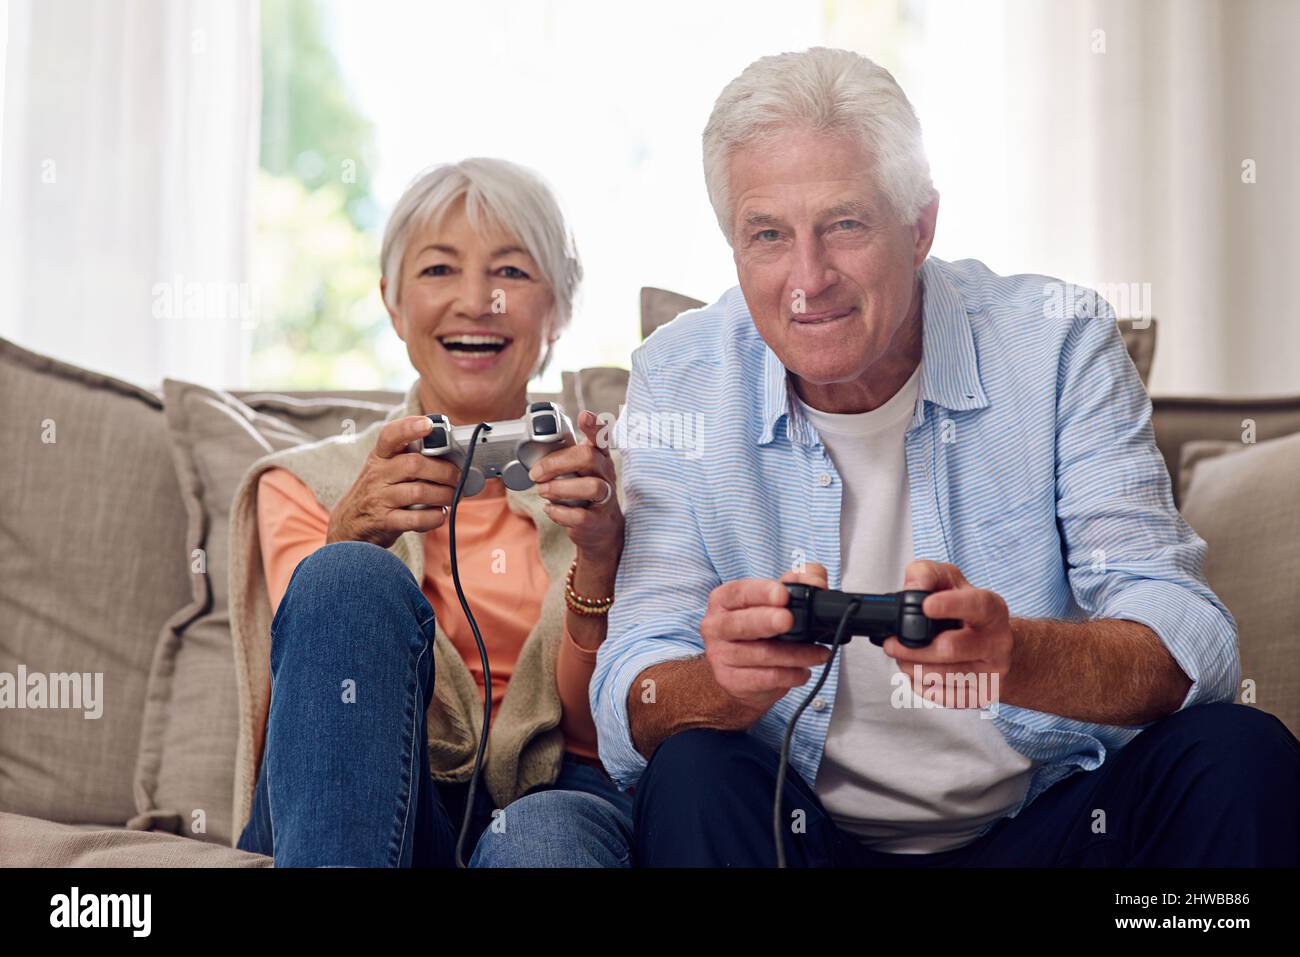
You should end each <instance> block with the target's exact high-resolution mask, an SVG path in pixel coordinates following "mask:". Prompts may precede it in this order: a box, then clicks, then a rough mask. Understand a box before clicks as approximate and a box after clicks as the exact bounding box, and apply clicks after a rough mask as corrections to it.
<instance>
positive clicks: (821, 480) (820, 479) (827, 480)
mask: <svg viewBox="0 0 1300 957" xmlns="http://www.w3.org/2000/svg"><path fill="white" fill-rule="evenodd" d="M817 484H818V485H820V486H821V487H822V488H825V487H826V486H828V485H830V484H831V477H830V475H828V474H827V473H826V472H823V473H822V474H821V475H819V476H817Z"/></svg>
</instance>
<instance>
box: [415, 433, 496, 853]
mask: <svg viewBox="0 0 1300 957" xmlns="http://www.w3.org/2000/svg"><path fill="white" fill-rule="evenodd" d="M491 431H492V426H490V425H488V424H487V423H486V422H480V423H479V424H478V425H476V426H474V434H473V435H471V436H470V440H469V452H468V453H467V454H466V455H465V465H464V467H463V468H461V470H460V481H458V482H457V483H456V491H455V493H453V495H452V496H451V508H450V509H449V510H448V512H447V537H448V540H449V541H450V547H451V581H452V584H453V585H455V586H456V597H457V598H459V599H460V607H461V609H462V610H463V611H464V612H465V620H466V621H468V622H469V630H470V631H472V632H473V633H474V643H475V644H477V645H478V655H479V660H480V661H481V662H482V663H483V732H482V733H481V734H480V735H479V739H478V751H477V753H475V755H474V773H473V774H472V775H471V776H470V779H469V793H468V794H467V796H466V798H465V814H464V816H463V817H462V818H461V822H460V833H458V834H457V835H456V866H457V867H459V868H464V867H467V866H468V865H466V863H465V858H464V848H465V836H466V835H467V834H468V833H469V824H470V819H471V818H472V817H473V814H474V797H475V795H476V794H477V792H478V777H479V771H480V770H481V769H482V767H483V754H484V752H486V751H487V740H488V729H489V728H490V727H491V725H492V670H491V669H490V668H489V667H488V653H487V647H486V646H485V645H484V644H483V636H482V635H480V634H479V631H478V622H476V621H475V620H474V613H473V612H471V611H470V610H469V602H468V601H466V600H465V591H464V589H462V588H461V587H460V568H459V567H458V566H457V564H456V507H457V506H458V505H460V497H461V493H462V492H463V491H464V490H465V479H466V478H468V477H469V470H470V466H472V465H473V464H474V450H475V449H476V448H478V437H479V433H480V432H491ZM435 680H436V676H435ZM425 747H428V744H427V743H426V744H425Z"/></svg>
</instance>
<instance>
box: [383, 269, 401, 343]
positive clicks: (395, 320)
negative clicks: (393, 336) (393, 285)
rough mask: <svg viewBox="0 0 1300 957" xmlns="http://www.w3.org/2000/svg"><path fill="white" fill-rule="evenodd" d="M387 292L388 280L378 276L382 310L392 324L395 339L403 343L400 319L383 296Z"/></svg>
mask: <svg viewBox="0 0 1300 957" xmlns="http://www.w3.org/2000/svg"><path fill="white" fill-rule="evenodd" d="M387 291H388V280H387V279H385V278H384V277H383V276H380V277H379V298H380V300H381V301H382V302H383V304H384V309H385V310H387V312H388V318H389V321H391V322H392V324H393V331H394V332H396V333H397V338H399V339H401V340H402V341H403V342H405V341H406V336H405V335H404V334H403V332H402V317H401V316H400V315H398V314H397V312H395V311H394V310H393V307H392V306H390V305H389V304H388V297H387V296H386V295H385V293H386V292H387Z"/></svg>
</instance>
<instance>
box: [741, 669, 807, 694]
mask: <svg viewBox="0 0 1300 957" xmlns="http://www.w3.org/2000/svg"><path fill="white" fill-rule="evenodd" d="M811 677H812V671H811V670H810V669H808V668H736V669H734V670H731V671H729V672H728V673H727V685H728V690H729V691H731V692H732V693H733V694H761V693H762V692H764V691H774V690H779V689H784V690H786V691H789V690H790V689H791V688H799V687H802V686H803V685H805V684H807V683H808V679H809V678H811Z"/></svg>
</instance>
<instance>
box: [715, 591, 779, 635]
mask: <svg viewBox="0 0 1300 957" xmlns="http://www.w3.org/2000/svg"><path fill="white" fill-rule="evenodd" d="M789 600H790V593H789V592H788V591H786V590H785V586H783V585H781V584H779V583H778V582H774V581H772V580H771V579H768V578H737V579H736V580H735V581H729V582H724V583H723V584H721V585H719V586H718V587H717V588H715V589H713V592H712V594H710V595H709V607H710V608H716V609H719V610H723V611H731V610H736V609H740V608H752V607H754V606H755V605H775V606H777V607H780V606H782V605H786V604H788V603H789ZM774 634H777V632H774Z"/></svg>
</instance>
